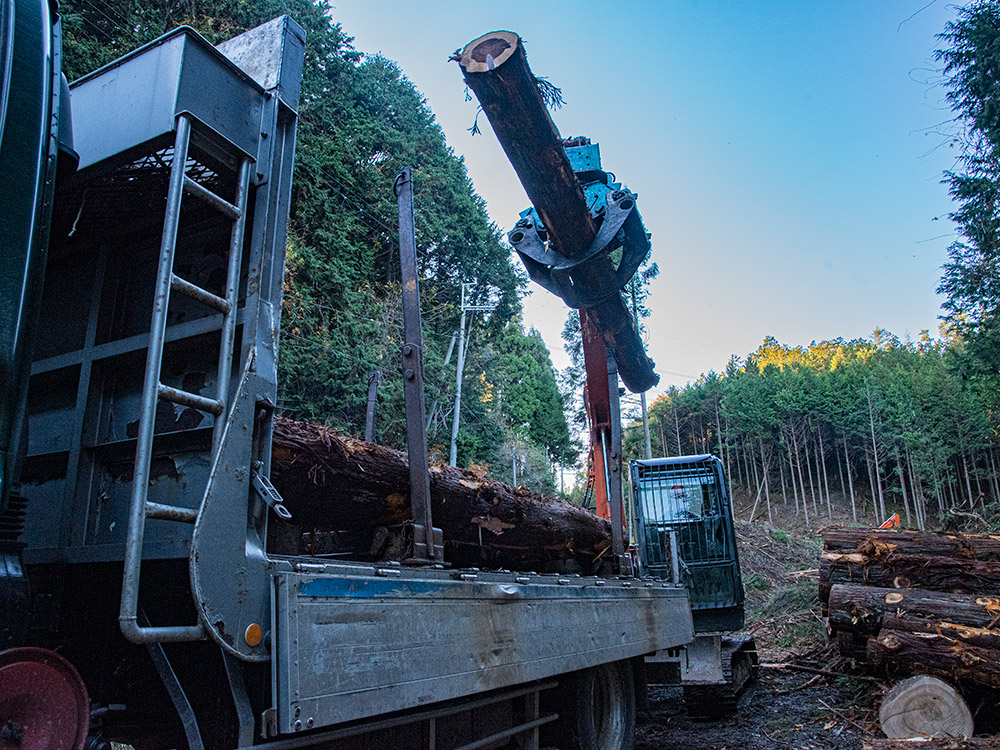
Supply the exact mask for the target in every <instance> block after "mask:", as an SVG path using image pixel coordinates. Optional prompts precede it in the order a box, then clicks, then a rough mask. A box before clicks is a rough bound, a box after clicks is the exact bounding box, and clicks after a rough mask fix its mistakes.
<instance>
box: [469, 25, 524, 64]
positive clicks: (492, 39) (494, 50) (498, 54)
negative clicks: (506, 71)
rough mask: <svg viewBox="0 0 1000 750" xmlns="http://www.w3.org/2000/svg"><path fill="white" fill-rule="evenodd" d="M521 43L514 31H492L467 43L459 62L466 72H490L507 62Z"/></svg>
mask: <svg viewBox="0 0 1000 750" xmlns="http://www.w3.org/2000/svg"><path fill="white" fill-rule="evenodd" d="M520 44H521V37H519V36H518V35H517V34H515V33H514V32H513V31H491V32H490V33H489V34H483V35H482V36H481V37H479V38H477V39H473V40H472V41H471V42H469V43H468V44H467V45H465V47H464V48H463V49H462V52H461V55H460V56H459V58H458V64H459V65H461V66H462V70H464V71H465V72H466V73H488V72H489V71H491V70H495V69H496V68H499V67H500V66H501V65H503V64H504V63H505V62H507V60H509V59H510V58H511V56H512V55H513V54H514V53H515V52H516V51H517V48H518V46H519V45H520Z"/></svg>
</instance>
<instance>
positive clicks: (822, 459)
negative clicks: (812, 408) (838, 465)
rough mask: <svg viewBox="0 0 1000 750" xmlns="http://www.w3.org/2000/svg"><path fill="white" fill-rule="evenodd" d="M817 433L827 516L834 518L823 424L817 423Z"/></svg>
mask: <svg viewBox="0 0 1000 750" xmlns="http://www.w3.org/2000/svg"><path fill="white" fill-rule="evenodd" d="M816 434H817V435H818V436H819V465H820V466H822V467H823V488H824V490H825V491H826V514H827V518H830V519H833V503H832V502H831V501H830V478H829V477H828V476H827V473H826V448H825V447H824V446H823V426H822V425H821V424H819V423H817V424H816Z"/></svg>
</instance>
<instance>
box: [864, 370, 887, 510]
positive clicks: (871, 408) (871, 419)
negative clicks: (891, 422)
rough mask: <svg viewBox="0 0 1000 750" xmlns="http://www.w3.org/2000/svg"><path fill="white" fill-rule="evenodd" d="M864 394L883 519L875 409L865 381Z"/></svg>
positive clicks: (883, 497) (883, 500)
mask: <svg viewBox="0 0 1000 750" xmlns="http://www.w3.org/2000/svg"><path fill="white" fill-rule="evenodd" d="M865 395H866V396H867V397H868V423H869V425H870V427H871V433H872V455H873V456H874V461H873V463H874V466H875V484H876V485H877V486H878V510H879V514H881V517H882V518H883V519H884V518H885V517H886V512H885V495H883V494H882V475H881V474H880V472H879V466H878V441H876V440H875V410H874V406H873V404H872V393H871V387H870V386H869V385H868V384H867V383H865ZM873 499H874V498H873Z"/></svg>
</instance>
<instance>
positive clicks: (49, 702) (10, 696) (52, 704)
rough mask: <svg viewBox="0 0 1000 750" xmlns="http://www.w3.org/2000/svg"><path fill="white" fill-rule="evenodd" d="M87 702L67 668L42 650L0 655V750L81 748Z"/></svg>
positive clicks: (70, 668)
mask: <svg viewBox="0 0 1000 750" xmlns="http://www.w3.org/2000/svg"><path fill="white" fill-rule="evenodd" d="M89 728H90V700H89V699H88V698H87V688H86V687H84V685H83V680H81V679H80V675H79V674H77V671H76V670H75V669H74V668H73V665H72V664H70V663H69V662H68V661H66V660H65V659H64V658H62V657H61V656H59V654H56V653H54V652H52V651H49V650H47V649H44V648H12V649H9V650H7V651H0V749H2V750H15V749H16V750H82V748H83V744H84V742H86V740H87V730H88V729H89Z"/></svg>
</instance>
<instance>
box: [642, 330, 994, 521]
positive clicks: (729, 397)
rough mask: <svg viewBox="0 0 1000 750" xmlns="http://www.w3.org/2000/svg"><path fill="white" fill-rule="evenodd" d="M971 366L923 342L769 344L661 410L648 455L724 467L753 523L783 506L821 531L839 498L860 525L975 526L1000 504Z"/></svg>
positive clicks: (885, 338) (673, 397)
mask: <svg viewBox="0 0 1000 750" xmlns="http://www.w3.org/2000/svg"><path fill="white" fill-rule="evenodd" d="M961 358H962V353H961V347H960V345H959V343H958V342H956V341H944V340H933V339H930V338H929V337H927V336H926V335H925V336H924V337H922V339H921V341H919V342H918V343H905V342H901V341H900V340H899V339H898V338H896V337H895V336H892V335H891V334H889V333H887V332H885V331H876V332H875V334H874V335H873V336H872V338H871V339H870V340H866V339H860V340H856V341H842V340H836V341H824V342H820V343H813V344H811V345H810V346H808V347H790V346H787V345H783V344H780V343H779V342H778V341H777V340H775V339H773V338H768V339H766V340H765V341H764V343H763V344H762V345H761V346H760V348H759V349H757V351H755V352H753V353H752V354H750V355H749V356H748V357H747V359H746V362H745V363H744V364H742V366H741V365H740V363H739V362H738V361H737V360H736V358H735V357H734V358H733V359H732V360H731V361H730V363H729V365H728V367H727V368H726V371H725V372H724V373H723V374H721V375H719V374H716V373H709V374H708V375H707V376H705V377H703V378H701V379H700V380H699V381H698V382H697V383H694V384H690V385H688V386H687V387H686V388H683V389H676V388H674V389H671V390H670V391H669V392H668V393H667V394H665V395H664V396H662V397H661V398H659V399H657V400H656V401H655V402H654V403H653V404H652V406H651V408H650V411H649V420H650V442H651V444H652V452H653V454H654V455H668V456H669V455H679V454H698V453H714V454H716V455H719V456H721V457H722V459H723V461H724V463H725V464H726V467H727V471H728V474H729V480H730V485H731V486H733V487H734V488H735V489H737V490H738V491H739V492H740V493H741V496H742V499H745V500H747V501H748V502H749V503H751V504H756V505H757V507H758V512H757V513H756V514H755V517H757V518H762V517H766V518H768V519H770V518H771V517H772V512H773V509H774V504H775V503H778V504H782V505H786V504H787V505H790V506H793V507H794V510H795V511H796V512H797V513H800V514H801V515H802V518H803V519H804V520H805V521H806V522H807V523H808V522H809V521H810V519H812V520H814V521H815V523H817V524H820V525H822V524H823V523H824V522H825V521H826V520H827V519H829V518H833V516H834V499H835V498H843V500H842V501H841V500H839V499H838V500H837V505H840V503H841V502H843V503H845V510H846V512H848V513H849V516H850V517H851V518H852V519H853V520H856V521H864V522H868V523H871V522H881V521H882V520H883V519H884V518H886V517H887V516H888V515H891V513H892V512H893V511H894V510H896V509H897V508H898V510H899V512H900V515H901V516H902V517H903V520H904V522H905V523H906V525H908V526H913V527H917V528H924V527H925V526H927V525H930V526H934V525H936V522H933V521H929V520H928V517H929V514H930V515H932V516H939V517H942V518H943V517H946V516H947V515H948V514H949V512H950V511H953V510H955V511H958V512H970V511H973V510H974V509H975V510H976V511H977V512H978V511H982V510H983V505H984V502H985V500H984V499H985V497H987V496H988V497H990V498H996V497H1000V488H998V486H997V475H996V468H997V465H998V461H1000V458H998V457H997V455H996V445H995V442H992V441H991V439H992V438H993V437H994V435H993V428H992V421H991V414H992V413H993V411H992V408H991V396H992V395H993V394H991V393H988V392H985V391H984V390H983V388H982V384H981V383H980V382H978V381H976V380H974V379H973V380H970V379H967V378H964V377H963V376H962V375H961V373H960V371H959V370H958V367H959V364H960V360H961ZM625 455H626V456H631V457H633V458H644V457H645V445H644V435H643V428H642V425H641V424H638V423H636V424H633V425H632V426H631V427H630V428H629V430H628V431H627V432H626V437H625ZM758 498H759V499H758ZM755 501H757V502H756V503H755ZM842 515H843V513H842V512H838V514H837V516H838V518H839V517H841V516H842Z"/></svg>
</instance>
